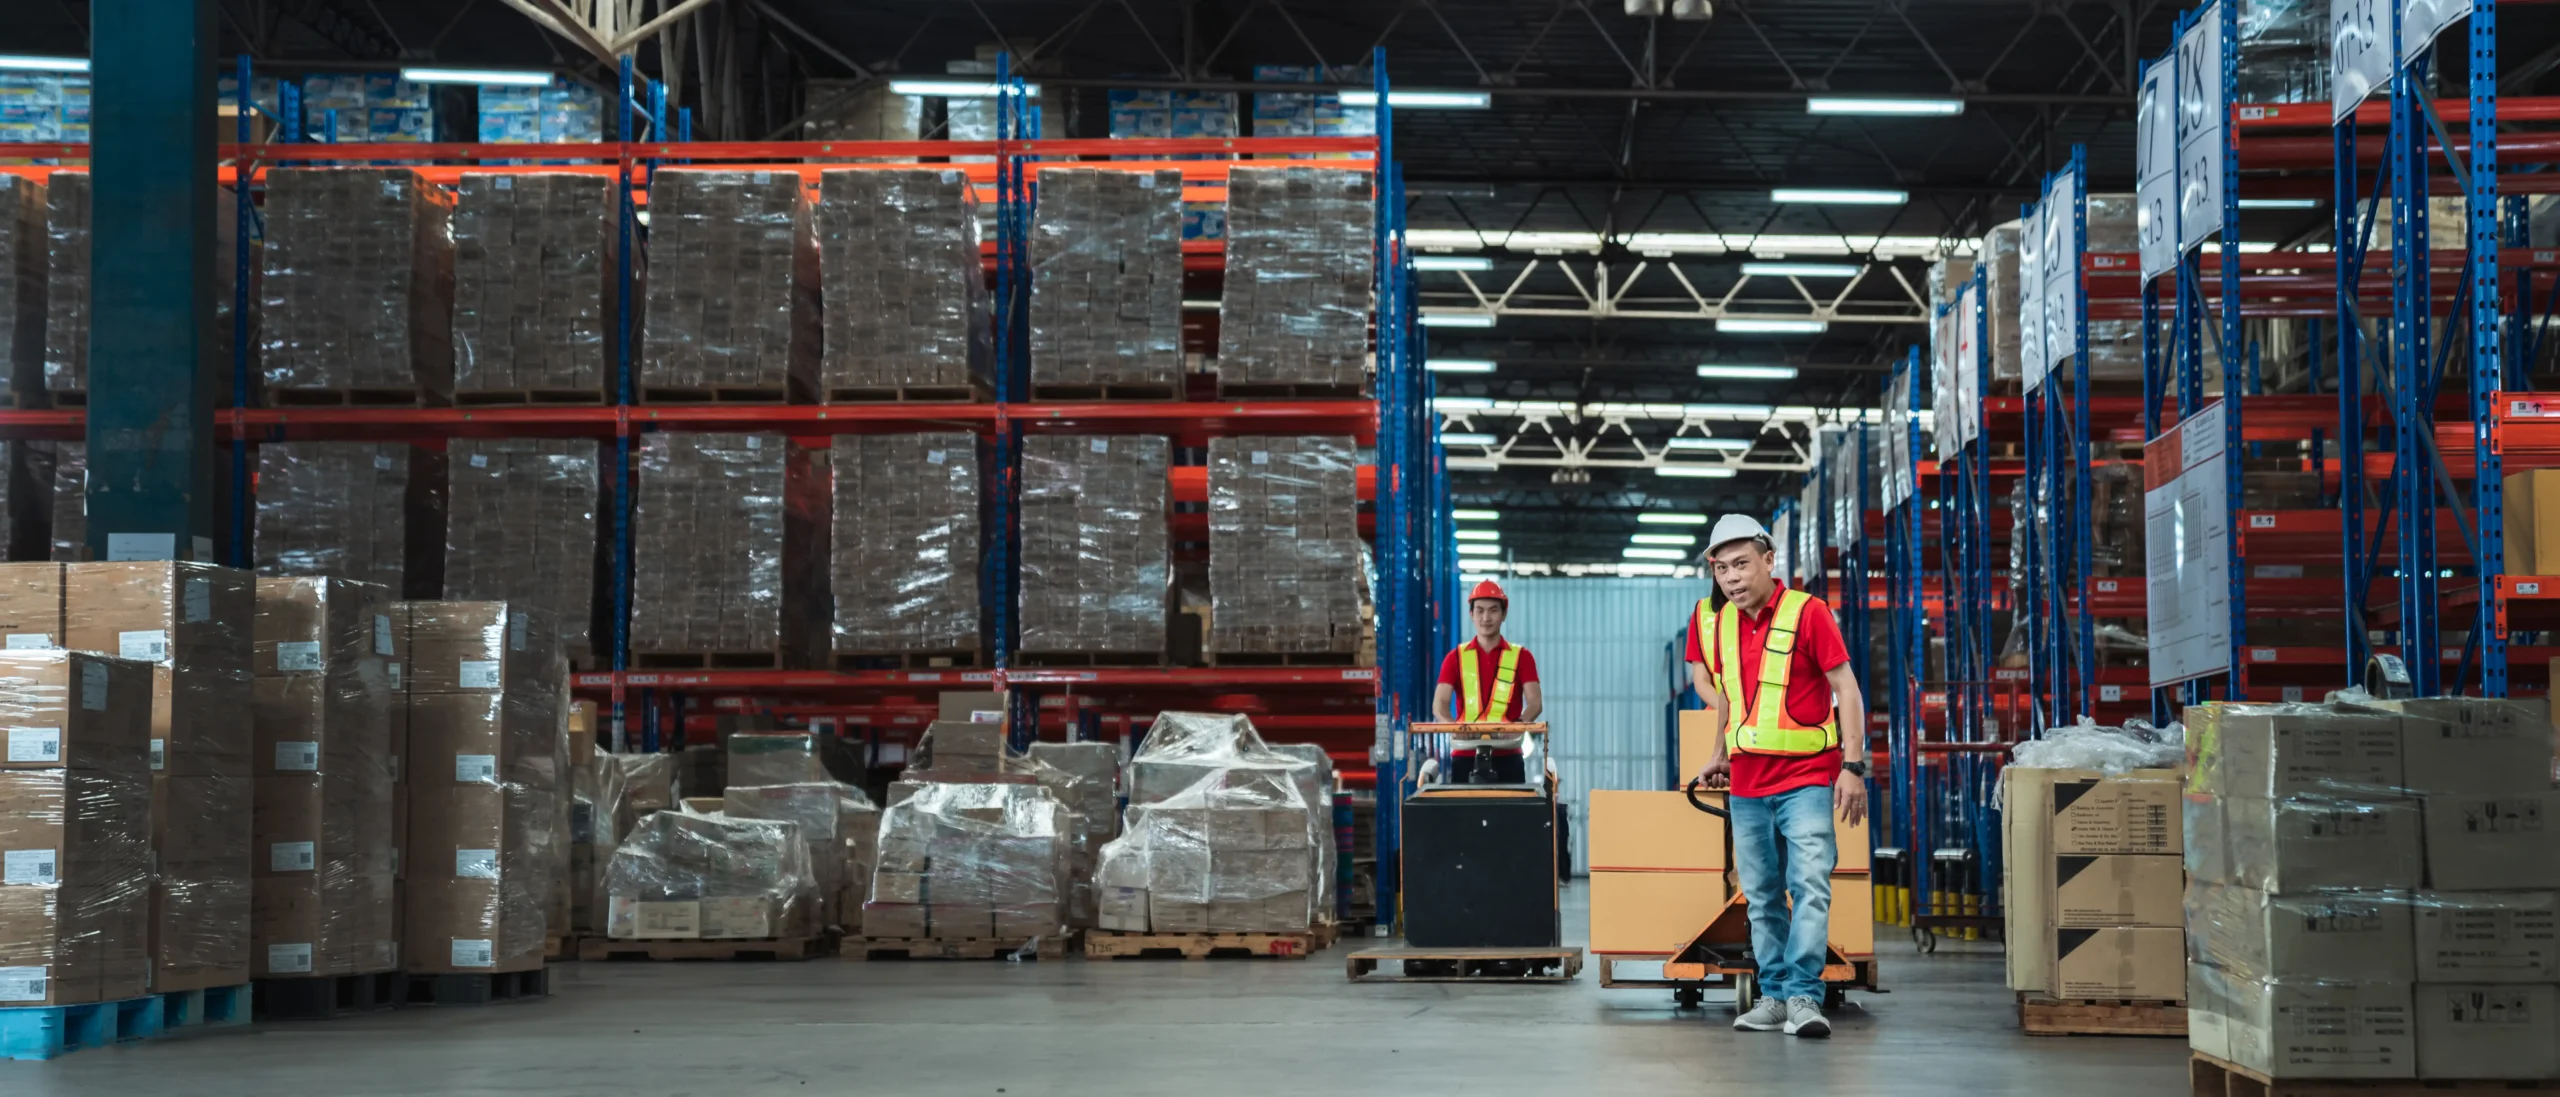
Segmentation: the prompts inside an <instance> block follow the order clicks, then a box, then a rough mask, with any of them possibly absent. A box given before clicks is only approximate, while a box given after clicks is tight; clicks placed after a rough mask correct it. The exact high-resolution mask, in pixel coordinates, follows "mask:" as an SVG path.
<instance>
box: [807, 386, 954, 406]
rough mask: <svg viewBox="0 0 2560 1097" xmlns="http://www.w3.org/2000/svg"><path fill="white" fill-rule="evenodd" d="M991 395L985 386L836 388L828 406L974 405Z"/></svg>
mask: <svg viewBox="0 0 2560 1097" xmlns="http://www.w3.org/2000/svg"><path fill="white" fill-rule="evenodd" d="M993 395H994V390H992V389H990V388H988V387H987V386H985V385H839V386H836V387H834V388H830V389H828V390H827V391H826V402H827V403H830V404H975V403H981V402H984V401H985V400H987V399H988V398H989V397H991V396H993Z"/></svg>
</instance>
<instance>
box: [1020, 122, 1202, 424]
mask: <svg viewBox="0 0 2560 1097" xmlns="http://www.w3.org/2000/svg"><path fill="white" fill-rule="evenodd" d="M1031 269H1032V275H1031V383H1032V384H1033V385H1035V386H1038V385H1156V386H1167V387H1172V386H1178V385H1180V384H1181V383H1182V173H1181V172H1178V171H1155V172H1130V171H1104V170H1100V169H1084V168H1074V169H1065V170H1053V171H1046V172H1042V173H1041V174H1040V208H1039V212H1038V213H1037V214H1036V216H1035V218H1034V220H1033V223H1032V226H1031Z"/></svg>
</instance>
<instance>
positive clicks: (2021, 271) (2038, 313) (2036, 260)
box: [2018, 206, 2052, 392]
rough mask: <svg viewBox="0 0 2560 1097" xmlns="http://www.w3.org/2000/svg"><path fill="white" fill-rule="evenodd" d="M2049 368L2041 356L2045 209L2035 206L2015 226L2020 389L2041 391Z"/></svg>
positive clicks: (2042, 340)
mask: <svg viewBox="0 0 2560 1097" xmlns="http://www.w3.org/2000/svg"><path fill="white" fill-rule="evenodd" d="M2051 366H2052V360H2051V359H2048V358H2046V357H2045V356H2044V208H2043V207H2042V206H2038V207H2037V208H2036V209H2035V210H2034V211H2032V212H2030V213H2028V214H2027V215H2026V217H2025V218H2024V219H2023V220H2022V221H2021V222H2020V223H2019V225H2018V373H2019V378H2018V381H2019V387H2020V388H2022V389H2023V390H2025V391H2027V392H2034V391H2036V390H2037V389H2039V388H2042V387H2044V375H2045V373H2046V372H2047V371H2048V370H2049V369H2050V368H2051Z"/></svg>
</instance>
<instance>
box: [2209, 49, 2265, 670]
mask: <svg viewBox="0 0 2560 1097" xmlns="http://www.w3.org/2000/svg"><path fill="white" fill-rule="evenodd" d="M2214 6H2215V8H2216V9H2217V10H2218V12H2219V14H2220V17H2221V19H2222V102H2223V110H2224V112H2225V113H2224V114H2223V117H2222V156H2221V158H2220V164H2221V171H2222V356H2221V358H2222V453H2223V459H2222V467H2223V469H2224V481H2223V491H2224V492H2225V495H2224V496H2223V506H2224V511H2223V514H2224V519H2225V521H2227V522H2228V523H2229V525H2227V526H2225V527H2224V529H2225V531H2226V534H2227V536H2226V538H2225V543H2226V545H2227V546H2228V547H2227V549H2226V552H2227V555H2226V557H2225V559H2224V564H2225V565H2226V567H2227V569H2228V574H2227V575H2226V576H2225V578H2226V579H2227V580H2228V581H2229V586H2230V591H2231V594H2230V597H2231V647H2230V649H2229V650H2228V651H2226V652H2225V653H2224V654H2225V655H2227V656H2228V657H2229V659H2230V663H2229V666H2230V668H2231V669H2230V672H2229V676H2228V677H2227V679H2226V680H2225V681H2224V682H2223V684H2222V688H2223V696H2225V697H2228V698H2230V699H2232V700H2235V701H2238V700H2243V699H2246V698H2247V697H2248V685H2249V665H2248V661H2247V660H2246V659H2245V658H2243V656H2244V655H2245V654H2246V652H2247V646H2248V643H2249V608H2248V603H2249V598H2248V594H2249V569H2248V567H2247V566H2245V565H2244V564H2242V563H2241V559H2240V556H2241V553H2240V545H2241V536H2240V506H2241V504H2242V503H2243V502H2246V501H2247V495H2246V492H2245V488H2244V487H2243V483H2244V481H2243V480H2242V473H2243V472H2244V471H2245V470H2246V469H2247V467H2248V464H2247V462H2246V461H2245V460H2243V458H2244V457H2245V456H2246V455H2247V451H2246V450H2245V449H2243V448H2242V447H2241V444H2240V418H2241V405H2242V404H2244V403H2245V401H2244V400H2242V399H2241V396H2242V393H2243V392H2244V391H2245V390H2244V388H2243V386H2244V385H2245V384H2246V381H2247V374H2248V373H2249V372H2251V371H2254V370H2255V368H2256V366H2255V363H2256V361H2257V355H2256V354H2255V353H2254V352H2253V351H2251V350H2250V349H2249V348H2248V347H2247V346H2246V345H2245V344H2246V341H2247V338H2248V337H2247V336H2246V335H2245V334H2243V333H2242V331H2241V329H2240V259H2241V251H2240V131H2239V127H2237V126H2235V125H2233V124H2232V120H2231V115H2230V113H2229V111H2230V104H2233V103H2236V102H2239V90H2240V45H2239V43H2240V4H2239V0H2223V2H2222V3H2219V4H2216V5H2214ZM2243 359H2246V360H2247V361H2248V362H2249V363H2250V365H2249V366H2247V367H2246V368H2244V367H2243V366H2242V360H2243Z"/></svg>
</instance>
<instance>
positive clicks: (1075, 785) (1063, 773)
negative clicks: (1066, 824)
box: [1025, 743, 1120, 929]
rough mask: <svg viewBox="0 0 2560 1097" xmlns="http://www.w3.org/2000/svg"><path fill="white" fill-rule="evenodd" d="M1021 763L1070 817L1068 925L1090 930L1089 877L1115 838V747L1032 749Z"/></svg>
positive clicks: (1093, 903)
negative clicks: (1072, 829) (1072, 831)
mask: <svg viewBox="0 0 2560 1097" xmlns="http://www.w3.org/2000/svg"><path fill="white" fill-rule="evenodd" d="M1026 761H1027V763H1028V764H1027V766H1026V767H1025V768H1027V769H1028V770H1029V771H1030V773H1031V775H1032V777H1033V779H1034V780H1037V781H1039V782H1040V783H1041V784H1042V785H1043V786H1045V787H1047V788H1048V789H1049V791H1050V793H1051V794H1053V795H1055V796H1056V797H1057V798H1058V799H1059V801H1060V802H1062V803H1064V804H1066V805H1067V808H1068V809H1069V810H1071V811H1073V812H1075V816H1076V820H1077V823H1078V827H1077V831H1076V834H1077V838H1076V842H1075V848H1074V849H1073V850H1072V851H1071V852H1070V854H1069V857H1068V865H1067V888H1068V893H1067V924H1068V925H1071V926H1074V927H1076V928H1078V929H1091V928H1092V927H1093V924H1094V919H1095V916H1096V914H1097V909H1098V908H1097V903H1098V901H1099V900H1098V896H1097V895H1096V894H1095V891H1094V875H1095V873H1096V871H1097V870H1098V869H1099V868H1100V867H1101V864H1102V847H1103V846H1104V845H1105V844H1106V843H1108V842H1110V841H1111V840H1112V839H1114V838H1117V837H1119V836H1120V746H1119V744H1117V743H1033V744H1031V750H1030V752H1029V753H1028V755H1027V756H1026Z"/></svg>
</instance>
